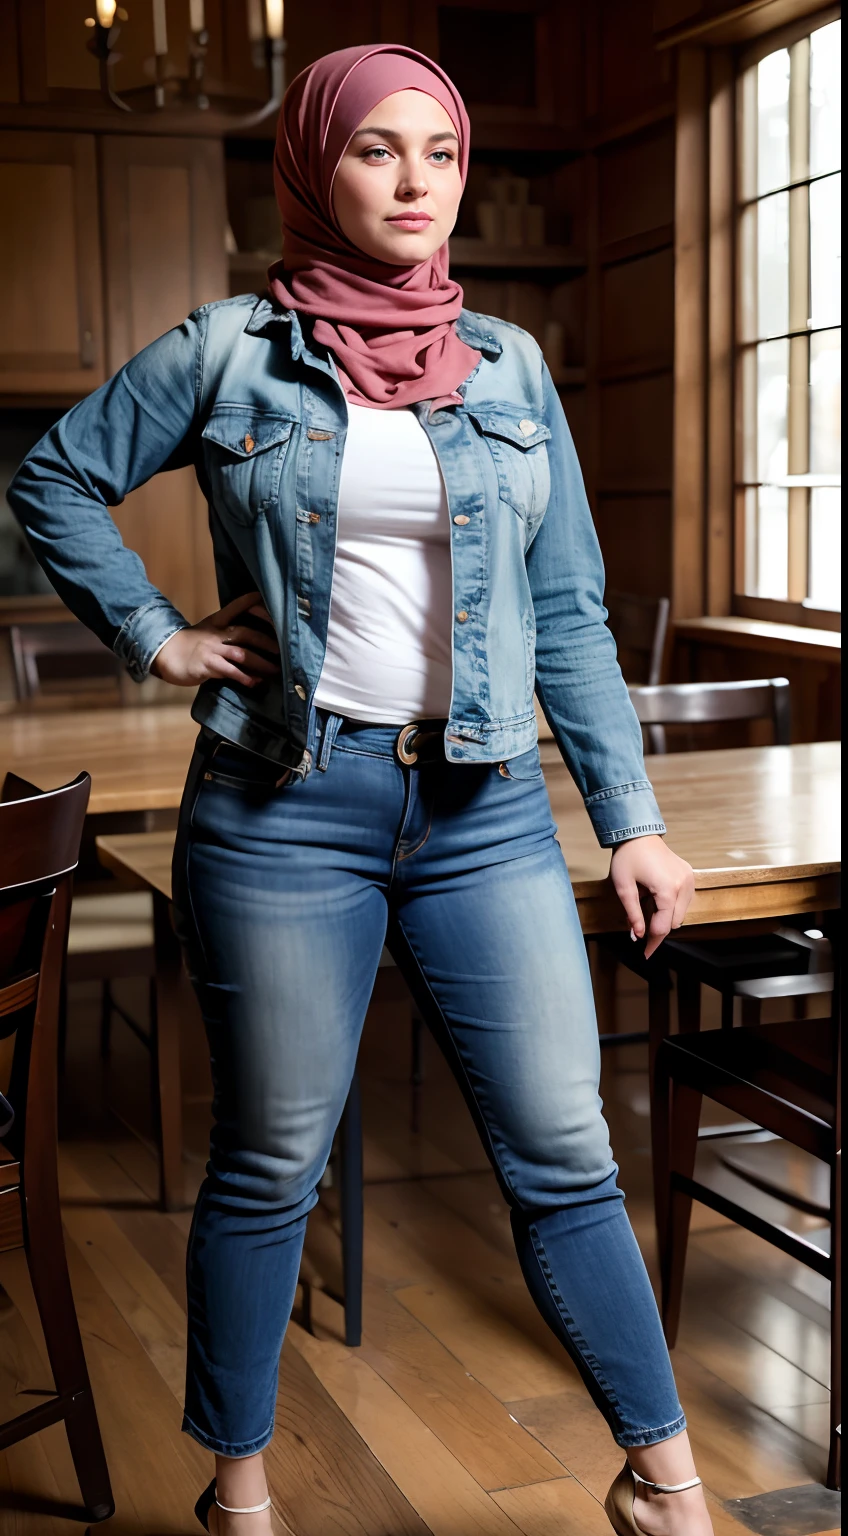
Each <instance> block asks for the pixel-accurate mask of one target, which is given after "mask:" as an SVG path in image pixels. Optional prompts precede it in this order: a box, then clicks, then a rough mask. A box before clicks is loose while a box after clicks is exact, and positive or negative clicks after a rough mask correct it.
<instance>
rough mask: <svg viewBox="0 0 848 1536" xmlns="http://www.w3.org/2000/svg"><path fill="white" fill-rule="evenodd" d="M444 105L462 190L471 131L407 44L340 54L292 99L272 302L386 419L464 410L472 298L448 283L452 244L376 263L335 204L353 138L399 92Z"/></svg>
mask: <svg viewBox="0 0 848 1536" xmlns="http://www.w3.org/2000/svg"><path fill="white" fill-rule="evenodd" d="M404 90H418V91H425V92H426V93H427V94H428V95H430V96H432V97H434V99H435V100H436V101H438V102H440V103H441V105H442V106H443V107H444V108H445V111H446V112H447V113H449V115H450V117H451V119H452V121H453V124H454V126H455V128H456V131H457V134H458V136H459V141H460V149H459V168H460V174H461V177H462V185H463V186H465V178H466V175H467V173H468V141H469V132H470V124H469V121H468V114H467V113H466V111H465V107H464V105H463V102H462V98H461V96H460V95H459V92H458V91H457V90H456V88H455V86H454V85H453V84H452V83H451V81H450V80H449V79H448V76H447V75H446V74H445V73H444V71H443V70H442V69H440V68H439V66H438V64H434V63H433V61H432V60H431V59H428V58H427V57H426V55H425V54H423V53H418V52H417V51H416V49H414V48H406V47H404V46H403V45H402V44H397V45H396V44H394V43H382V44H377V45H376V46H371V45H370V44H366V45H365V46H362V47H355V48H340V49H339V50H338V51H337V52H336V53H328V54H325V56H324V57H323V58H321V59H316V61H315V63H314V64H311V65H310V66H309V68H308V69H304V70H302V72H301V73H300V74H299V75H297V76H296V77H295V79H294V80H293V81H292V83H291V85H290V86H289V87H288V90H287V91H286V94H285V96H284V98H283V105H282V109H281V111H280V118H279V125H278V129H277V147H276V152H275V156H274V187H275V191H276V194H277V202H278V204H279V207H280V213H281V215H282V221H283V240H284V252H285V254H284V256H283V258H282V260H280V261H276V262H274V263H273V265H272V266H271V267H269V269H268V285H269V288H270V291H271V294H272V295H273V297H274V298H275V299H276V300H277V301H278V302H279V303H280V304H282V305H284V306H285V307H286V308H287V309H296V310H298V311H300V313H301V314H306V315H314V316H316V317H317V318H316V320H315V324H314V327H313V335H314V337H315V340H316V341H318V342H321V343H323V344H324V345H325V346H327V347H330V348H331V349H332V351H333V353H334V354H335V358H336V364H337V367H338V371H339V377H340V379H341V382H342V385H343V387H344V390H345V393H346V395H347V398H348V399H349V400H352V401H353V402H354V403H355V404H357V405H371V406H375V407H376V408H377V409H379V410H388V409H391V408H393V407H400V406H405V405H410V404H411V403H412V402H413V401H416V400H431V399H432V400H433V401H434V406H433V409H435V405H436V404H449V403H453V402H456V403H460V402H461V399H462V397H461V396H460V395H459V394H458V393H457V385H458V384H461V383H462V381H463V379H465V378H467V377H468V375H469V373H470V372H471V370H472V368H474V366H475V365H476V364H477V363H478V362H479V361H480V357H481V354H480V353H479V352H477V351H475V350H474V348H473V347H469V346H467V345H466V343H465V342H464V341H461V340H460V338H459V337H458V336H457V334H456V320H457V317H458V315H459V312H460V310H461V308H462V288H461V286H460V284H459V283H457V282H455V281H453V280H452V279H451V278H450V277H449V276H448V246H447V241H446V242H445V244H444V245H442V246H440V248H439V249H438V250H437V251H436V252H434V254H433V255H432V256H430V257H429V258H428V260H427V261H421V262H418V263H417V265H415V266H411V267H398V266H393V265H392V264H391V263H388V262H381V261H377V260H375V259H374V258H373V257H371V256H368V255H366V254H365V252H364V251H362V250H360V249H359V247H358V246H356V245H354V244H353V243H352V242H351V241H350V240H348V238H347V236H346V235H345V234H344V233H343V232H342V229H341V227H340V225H339V224H338V223H337V221H336V218H335V215H334V213H333V210H332V204H331V200H330V195H331V189H332V184H333V177H334V176H335V173H336V169H337V167H338V164H339V161H340V160H341V157H342V155H343V154H344V151H345V149H346V147H347V145H348V142H349V140H350V137H351V134H352V133H354V132H355V131H356V129H357V128H358V127H359V124H360V123H361V122H362V119H363V118H364V117H366V116H367V114H368V113H369V112H370V111H371V110H372V109H373V108H374V107H375V106H376V105H377V103H378V102H380V101H382V100H383V98H384V97H386V96H390V95H391V94H392V92H394V91H404Z"/></svg>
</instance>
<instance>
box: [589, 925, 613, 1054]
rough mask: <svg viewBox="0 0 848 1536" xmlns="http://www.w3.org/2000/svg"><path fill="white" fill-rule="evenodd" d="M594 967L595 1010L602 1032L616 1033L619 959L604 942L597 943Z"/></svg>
mask: <svg viewBox="0 0 848 1536" xmlns="http://www.w3.org/2000/svg"><path fill="white" fill-rule="evenodd" d="M593 969H594V973H595V975H594V991H595V1011H596V1013H597V1015H598V1024H599V1026H600V1033H601V1034H615V1027H616V1022H617V1019H616V1014H617V1007H616V990H615V984H616V979H617V977H618V961H617V960H616V958H615V955H613V954H611V952H610V951H609V950H608V949H607V948H606V947H605V946H604V945H603V944H596V945H595V964H594V967H593Z"/></svg>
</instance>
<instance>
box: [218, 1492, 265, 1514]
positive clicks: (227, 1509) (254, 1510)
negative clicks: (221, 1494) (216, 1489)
mask: <svg viewBox="0 0 848 1536" xmlns="http://www.w3.org/2000/svg"><path fill="white" fill-rule="evenodd" d="M215 1503H216V1504H217V1506H218V1508H219V1509H222V1510H223V1511H224V1514H225V1515H261V1513H262V1511H263V1509H270V1508H271V1495H270V1494H269V1495H268V1497H267V1499H266V1500H265V1503H264V1504H249V1505H248V1507H247V1508H246V1509H233V1508H232V1506H231V1505H230V1504H222V1503H221V1500H220V1499H218V1498H216V1500H215Z"/></svg>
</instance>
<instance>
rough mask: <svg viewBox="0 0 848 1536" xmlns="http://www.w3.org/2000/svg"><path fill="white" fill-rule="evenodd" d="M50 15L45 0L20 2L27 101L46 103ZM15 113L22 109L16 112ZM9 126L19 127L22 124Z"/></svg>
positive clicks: (20, 39)
mask: <svg viewBox="0 0 848 1536" xmlns="http://www.w3.org/2000/svg"><path fill="white" fill-rule="evenodd" d="M46 35H47V16H46V7H45V0H18V57H19V59H20V69H21V92H22V95H23V99H24V101H25V102H43V101H46V100H47V95H48V93H47V48H46V46H45V38H46ZM14 110H15V112H16V113H19V112H20V109H19V108H17V109H14ZM10 126H12V127H18V126H20V124H19V123H13V124H11V125H10Z"/></svg>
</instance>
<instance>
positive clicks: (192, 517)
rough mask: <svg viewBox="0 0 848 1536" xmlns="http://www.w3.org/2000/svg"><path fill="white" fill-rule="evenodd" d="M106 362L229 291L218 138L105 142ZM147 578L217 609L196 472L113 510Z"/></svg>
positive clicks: (168, 478)
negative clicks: (139, 558) (143, 565)
mask: <svg viewBox="0 0 848 1536" xmlns="http://www.w3.org/2000/svg"><path fill="white" fill-rule="evenodd" d="M100 149H101V170H102V193H103V209H104V261H105V268H106V315H107V329H108V352H107V366H108V370H109V372H110V373H114V372H115V371H116V370H117V369H118V368H120V367H122V366H123V364H124V363H125V362H126V361H127V359H128V358H130V357H133V356H134V355H135V353H136V352H139V351H140V350H141V348H142V347H145V346H146V345H147V343H148V342H150V341H153V340H154V339H155V337H157V336H161V335H162V334H163V332H164V331H167V330H169V329H170V328H171V326H174V325H179V324H180V322H181V321H182V320H184V319H185V317H186V315H188V314H189V313H190V312H191V311H192V310H193V309H196V308H197V306H198V305H199V304H205V303H208V302H209V301H210V300H212V299H223V298H227V297H228V294H229V287H228V283H229V278H228V272H227V257H226V253H225V249H224V230H225V225H226V205H225V198H224V160H223V148H222V145H221V143H220V141H216V140H205V139H171V138H161V139H160V138H152V137H151V138H136V137H135V136H131V137H124V136H123V135H121V136H120V137H118V136H109V137H108V138H103V139H102V140H101V144H100ZM113 516H114V517H115V521H116V522H117V524H118V526H119V528H120V529H121V533H122V536H123V538H124V540H125V542H126V543H127V544H129V545H130V546H131V547H132V548H133V549H135V550H137V552H138V553H139V554H140V555H141V557H142V559H143V561H144V563H145V566H146V568H147V572H148V575H149V576H150V579H151V581H154V582H155V583H156V585H157V586H158V587H159V588H160V589H161V590H162V591H163V592H165V593H166V594H167V596H168V597H169V598H170V599H171V601H172V602H174V603H176V605H177V607H178V608H179V609H180V610H181V612H183V613H184V614H185V615H186V617H187V618H190V619H192V620H196V619H198V618H201V617H202V616H203V614H204V613H208V612H210V611H211V610H212V609H213V608H215V607H217V587H216V583H215V574H214V568H213V562H212V549H211V541H210V539H209V532H208V527H207V512H206V502H205V500H204V498H203V496H202V495H201V493H200V490H199V488H198V486H197V482H196V480H195V475H194V471H193V470H191V469H183V470H176V471H174V472H173V473H170V474H167V475H157V476H156V477H155V479H154V480H153V481H152V482H151V483H150V484H148V485H144V486H140V487H139V489H138V490H137V491H134V492H133V493H132V494H131V495H130V496H128V497H127V499H126V501H125V502H124V503H123V505H122V506H121V507H119V508H116V510H115V512H114V513H113Z"/></svg>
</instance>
